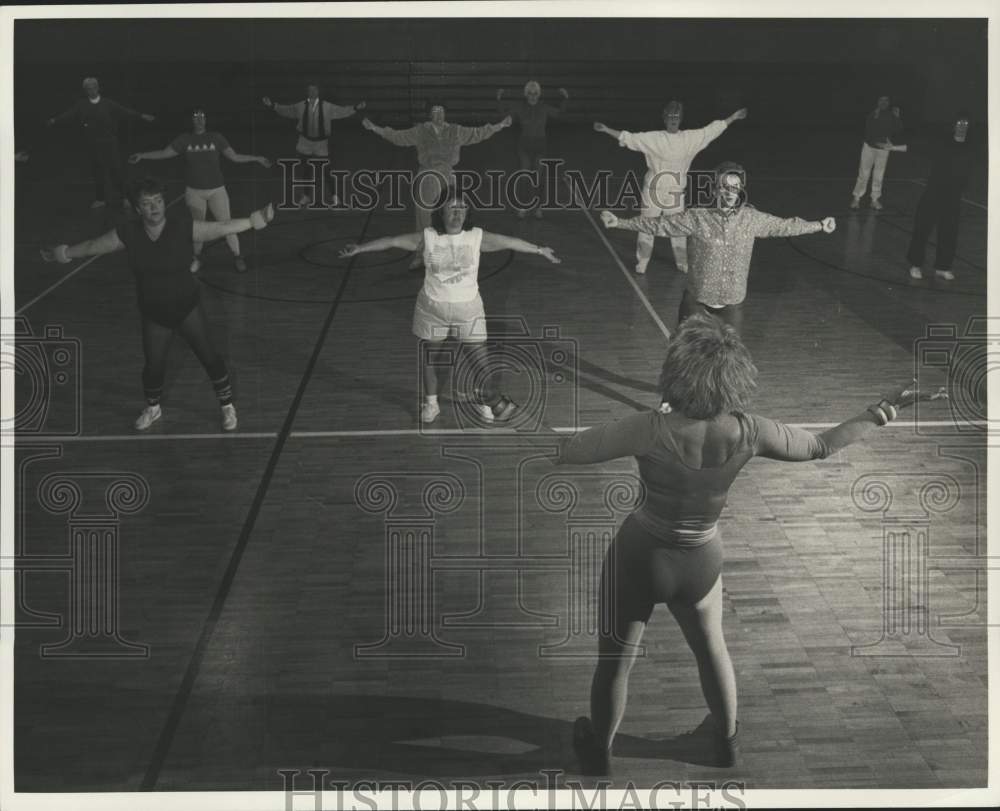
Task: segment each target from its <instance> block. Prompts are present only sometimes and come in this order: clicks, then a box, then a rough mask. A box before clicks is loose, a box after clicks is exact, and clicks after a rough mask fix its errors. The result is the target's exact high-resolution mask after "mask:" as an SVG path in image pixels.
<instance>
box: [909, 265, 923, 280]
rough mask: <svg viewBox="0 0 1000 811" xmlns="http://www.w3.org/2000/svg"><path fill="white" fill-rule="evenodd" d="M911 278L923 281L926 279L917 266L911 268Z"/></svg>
mask: <svg viewBox="0 0 1000 811" xmlns="http://www.w3.org/2000/svg"><path fill="white" fill-rule="evenodd" d="M910 278H911V279H922V278H924V272H923V271H922V270H921V269H920V268H918V267H917V266H916V265H914V266H913V267H911V268H910Z"/></svg>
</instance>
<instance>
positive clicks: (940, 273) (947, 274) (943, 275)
mask: <svg viewBox="0 0 1000 811" xmlns="http://www.w3.org/2000/svg"><path fill="white" fill-rule="evenodd" d="M934 275H935V276H937V277H938V278H939V279H944V280H945V281H946V282H950V281H952V280H953V279H954V278H955V274H954V273H952V272H951V271H950V270H935V271H934Z"/></svg>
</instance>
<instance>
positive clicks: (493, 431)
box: [3, 420, 990, 445]
mask: <svg viewBox="0 0 1000 811" xmlns="http://www.w3.org/2000/svg"><path fill="white" fill-rule="evenodd" d="M840 424H841V423H839V422H786V423H784V425H787V426H788V427H789V428H802V429H803V430H807V431H813V430H826V429H828V428H836V427H837V426H838V425H840ZM916 425H917V423H914V422H910V421H899V422H891V423H889V424H888V425H886V426H883V427H882V429H881V430H882V431H886V430H888V429H893V428H915V427H916ZM988 425H990V422H989V420H968V421H964V422H960V423H956V422H954V421H952V420H926V421H921V422H920V427H921V428H958V427H959V426H961V427H970V428H985V427H987V426H988ZM591 427H592V426H589V425H580V426H557V427H553V428H552V429H551V430H552V431H553V432H555V433H557V434H575V433H577V432H579V431H586V430H587V429H588V428H591ZM8 435H10V436H13V432H7V431H5V432H4V433H3V436H5V437H6V436H8ZM544 435H545V434H544V433H541V432H534V431H518V430H517V429H516V428H502V427H499V428H379V429H372V430H369V431H366V430H342V431H292V432H290V433H289V435H288V438H289V439H365V438H375V439H377V438H379V437H393V436H396V437H407V436H428V437H431V436H520V437H534V436H544ZM277 436H278V432H277V431H258V432H250V433H240V432H239V431H227V432H218V433H204V434H104V435H100V434H93V435H90V434H88V435H84V436H64V437H51V436H39V437H37V438H36V437H32V436H30V435H19V436H18V437H17V443H18V444H20V445H26V444H30V443H32V442H39V443H45V444H47V445H51V444H58V443H62V442H70V443H72V442H157V441H162V440H176V441H179V442H181V441H190V440H199V439H229V440H236V439H275V438H276V437H277Z"/></svg>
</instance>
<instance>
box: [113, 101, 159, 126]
mask: <svg viewBox="0 0 1000 811" xmlns="http://www.w3.org/2000/svg"><path fill="white" fill-rule="evenodd" d="M107 102H108V104H109V105H110V107H111V109H112V110H114V111H115V113H117V114H118V115H124V116H129V117H131V118H141V119H142V120H143V121H155V120H156V116H153V115H150V114H149V113H140V112H139V111H138V110H133V109H132V108H131V107H126V106H125V105H124V104H121V103H120V102H117V101H115V100H114V99H108V100H107Z"/></svg>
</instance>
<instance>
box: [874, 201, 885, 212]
mask: <svg viewBox="0 0 1000 811" xmlns="http://www.w3.org/2000/svg"><path fill="white" fill-rule="evenodd" d="M872 208H873V209H874V210H875V211H881V210H882V208H883V206H882V204H881V203H880V202H879V201H878V200H872Z"/></svg>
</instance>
